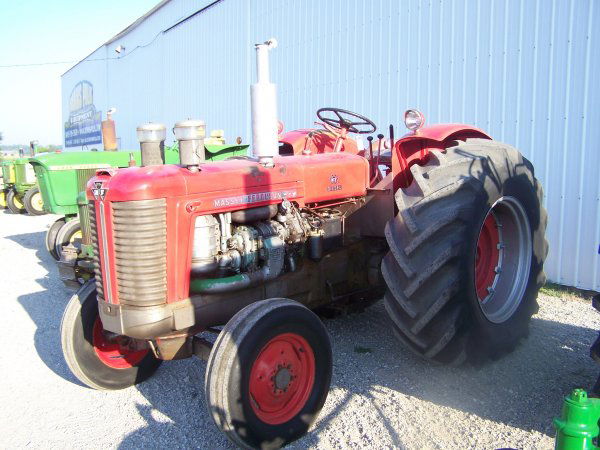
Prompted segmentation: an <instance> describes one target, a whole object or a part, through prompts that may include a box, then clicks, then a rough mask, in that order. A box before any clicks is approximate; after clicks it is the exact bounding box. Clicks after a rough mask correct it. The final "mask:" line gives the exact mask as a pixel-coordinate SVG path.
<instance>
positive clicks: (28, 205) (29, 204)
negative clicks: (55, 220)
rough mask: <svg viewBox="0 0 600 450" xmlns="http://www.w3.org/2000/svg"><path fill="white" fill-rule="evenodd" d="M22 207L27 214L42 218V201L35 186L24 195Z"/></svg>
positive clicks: (44, 212) (43, 212)
mask: <svg viewBox="0 0 600 450" xmlns="http://www.w3.org/2000/svg"><path fill="white" fill-rule="evenodd" d="M23 205H24V206H25V209H26V210H27V212H28V213H29V214H30V215H32V216H43V215H44V214H46V211H44V200H42V194H41V193H40V188H39V187H37V186H35V187H33V188H31V189H29V190H28V191H27V192H26V193H25V197H23Z"/></svg>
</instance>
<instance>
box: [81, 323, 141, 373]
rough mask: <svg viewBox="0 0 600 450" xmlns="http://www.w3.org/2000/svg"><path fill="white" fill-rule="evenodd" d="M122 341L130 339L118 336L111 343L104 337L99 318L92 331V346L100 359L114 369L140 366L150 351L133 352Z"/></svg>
mask: <svg viewBox="0 0 600 450" xmlns="http://www.w3.org/2000/svg"><path fill="white" fill-rule="evenodd" d="M120 339H128V338H125V337H123V336H118V337H116V338H115V339H114V340H111V341H109V340H108V339H106V336H105V335H104V331H103V329H102V322H100V319H99V318H97V319H96V322H94V329H93V331H92V341H93V342H92V345H93V346H94V351H95V352H96V355H97V356H98V359H100V361H102V362H103V363H104V364H106V365H107V366H108V367H110V368H112V369H129V368H131V367H134V366H136V365H137V364H139V363H140V362H141V361H142V359H144V357H145V356H146V355H147V354H148V349H144V350H131V349H129V347H127V346H126V345H121V342H120Z"/></svg>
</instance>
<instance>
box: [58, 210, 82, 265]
mask: <svg viewBox="0 0 600 450" xmlns="http://www.w3.org/2000/svg"><path fill="white" fill-rule="evenodd" d="M69 244H73V245H74V246H75V247H76V248H77V249H80V248H81V225H80V223H79V219H72V220H69V221H68V222H66V223H65V224H64V225H63V226H62V227H61V228H60V229H59V230H58V233H57V234H56V242H55V244H54V248H55V252H56V255H57V256H58V259H59V260H60V254H61V253H62V249H63V247H65V246H67V245H69Z"/></svg>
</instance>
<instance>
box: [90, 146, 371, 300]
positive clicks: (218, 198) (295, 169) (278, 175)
mask: <svg viewBox="0 0 600 450" xmlns="http://www.w3.org/2000/svg"><path fill="white" fill-rule="evenodd" d="M368 167H369V166H368V162H367V160H366V159H364V158H362V157H360V156H358V155H353V154H350V153H346V152H340V153H324V154H317V155H311V156H279V157H276V158H275V167H272V168H265V167H263V166H261V165H260V164H258V163H257V162H254V161H248V160H230V161H220V162H214V163H206V164H203V165H202V166H201V171H200V172H196V173H194V172H190V171H189V170H187V169H184V168H181V167H179V166H175V165H164V166H152V167H130V168H124V169H120V170H118V171H112V172H108V171H98V173H99V174H101V175H97V176H96V177H94V178H92V179H91V180H90V181H89V182H88V192H87V195H88V199H89V200H93V199H94V197H93V194H92V191H91V189H92V188H93V187H94V183H95V182H98V181H102V182H103V188H105V189H108V190H107V192H106V196H105V198H104V201H103V202H100V201H99V200H96V202H95V203H96V214H97V218H98V220H97V228H98V238H99V239H98V241H99V242H98V245H99V247H100V248H99V250H100V256H101V258H100V259H101V261H102V262H101V264H102V270H103V273H105V274H106V273H108V274H110V280H111V283H110V287H109V286H107V280H106V277H104V279H103V282H104V290H105V292H106V293H108V292H110V294H111V298H110V299H109V298H106V299H105V300H107V301H110V302H112V303H118V293H117V280H116V270H115V264H114V260H115V259H114V258H115V255H114V237H113V235H112V225H110V224H112V211H111V208H110V203H111V202H115V201H132V200H146V199H155V198H162V197H165V198H167V268H168V270H167V299H168V300H167V301H168V302H169V303H170V302H174V301H178V300H182V299H184V298H187V297H188V296H189V283H190V268H191V251H192V250H191V248H192V242H193V231H194V219H195V218H196V216H198V215H203V214H214V213H219V212H227V211H235V210H239V209H244V208H249V207H256V206H262V205H268V204H273V203H280V202H281V196H280V195H281V194H282V193H286V194H287V195H286V198H287V199H289V200H293V201H295V202H296V203H298V204H299V205H300V206H304V205H306V204H307V203H319V202H324V201H331V200H338V199H345V198H348V197H363V196H365V195H366V189H367V187H368V184H369V173H368V171H369V168H368ZM109 174H112V176H110V175H109ZM333 175H335V177H333ZM332 179H335V180H336V181H335V183H332V181H331V180H332ZM265 196H272V198H271V199H269V198H265ZM240 199H241V201H240ZM101 204H102V205H103V206H101ZM101 208H104V217H105V220H106V223H107V224H109V225H108V226H107V230H106V244H107V248H106V251H107V253H108V255H109V258H108V259H109V263H108V264H107V262H106V261H105V258H104V257H103V255H104V242H103V241H104V239H103V236H102V230H101V221H100V215H101V214H100V209H101Z"/></svg>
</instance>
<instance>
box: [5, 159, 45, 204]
mask: <svg viewBox="0 0 600 450" xmlns="http://www.w3.org/2000/svg"><path fill="white" fill-rule="evenodd" d="M43 154H54V153H43ZM6 203H7V206H8V208H9V209H10V210H11V211H12V212H13V213H15V214H21V213H24V212H27V213H29V214H30V215H32V216H40V215H43V214H46V211H45V210H44V203H43V201H42V196H41V194H40V189H39V187H38V186H37V180H36V178H35V172H34V170H33V166H32V165H31V164H29V157H22V158H18V159H16V160H15V184H14V187H13V189H12V190H11V191H10V192H9V193H8V194H7V196H6Z"/></svg>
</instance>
